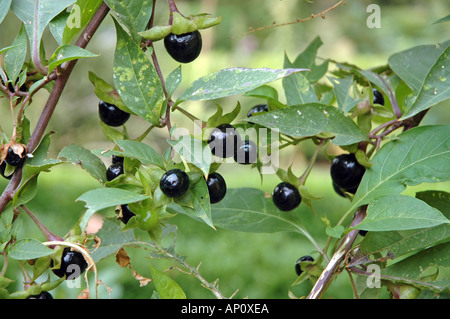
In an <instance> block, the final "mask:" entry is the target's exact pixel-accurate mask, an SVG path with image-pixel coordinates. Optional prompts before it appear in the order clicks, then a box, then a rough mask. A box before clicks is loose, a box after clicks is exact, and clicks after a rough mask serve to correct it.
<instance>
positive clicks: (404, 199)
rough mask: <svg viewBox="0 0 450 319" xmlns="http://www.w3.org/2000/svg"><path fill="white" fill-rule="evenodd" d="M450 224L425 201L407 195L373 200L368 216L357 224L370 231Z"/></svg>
mask: <svg viewBox="0 0 450 319" xmlns="http://www.w3.org/2000/svg"><path fill="white" fill-rule="evenodd" d="M441 224H450V221H449V220H448V219H447V218H446V217H445V216H444V215H442V213H441V212H440V211H439V210H437V209H435V208H433V207H431V206H429V205H428V204H426V203H425V202H423V201H421V200H419V199H416V198H414V197H410V196H405V195H390V196H383V197H380V198H378V199H376V200H373V201H372V202H371V203H370V205H369V207H368V209H367V216H366V218H364V220H363V221H362V222H361V223H360V224H358V225H357V226H356V228H357V229H364V230H369V231H388V230H406V229H416V228H429V227H433V226H437V225H441Z"/></svg>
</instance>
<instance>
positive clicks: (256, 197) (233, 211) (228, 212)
mask: <svg viewBox="0 0 450 319" xmlns="http://www.w3.org/2000/svg"><path fill="white" fill-rule="evenodd" d="M211 212H212V220H213V222H214V225H215V226H216V227H220V228H225V229H230V230H235V231H243V232H251V233H273V232H280V231H294V232H299V230H300V227H299V226H298V225H297V219H296V217H295V215H294V214H293V212H282V211H280V210H279V209H277V208H276V207H275V205H274V204H273V202H272V199H270V198H266V196H265V193H264V191H262V190H260V189H255V188H232V189H228V190H227V194H226V195H225V197H224V199H222V201H220V202H219V203H217V204H214V205H211Z"/></svg>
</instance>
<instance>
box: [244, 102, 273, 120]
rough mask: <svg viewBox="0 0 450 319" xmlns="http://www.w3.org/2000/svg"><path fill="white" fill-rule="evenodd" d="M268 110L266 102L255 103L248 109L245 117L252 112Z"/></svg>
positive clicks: (251, 114) (250, 115) (249, 115)
mask: <svg viewBox="0 0 450 319" xmlns="http://www.w3.org/2000/svg"><path fill="white" fill-rule="evenodd" d="M268 111H269V106H268V105H267V104H257V105H255V106H254V107H252V108H251V109H250V110H249V111H248V113H247V117H252V116H253V114H256V113H262V112H268Z"/></svg>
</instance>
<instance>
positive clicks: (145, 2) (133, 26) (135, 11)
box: [105, 0, 152, 43]
mask: <svg viewBox="0 0 450 319" xmlns="http://www.w3.org/2000/svg"><path fill="white" fill-rule="evenodd" d="M105 3H106V4H107V5H108V7H109V8H110V9H111V10H113V11H115V12H116V13H117V18H118V19H119V21H120V22H121V23H122V24H123V25H124V26H125V27H126V28H127V29H128V31H129V32H130V34H131V36H132V39H133V41H134V42H135V43H139V41H140V38H141V37H140V36H139V34H138V33H139V32H141V31H144V30H145V28H146V27H147V24H148V21H149V20H150V15H151V13H152V1H151V0H140V1H132V0H105Z"/></svg>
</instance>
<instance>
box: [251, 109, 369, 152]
mask: <svg viewBox="0 0 450 319" xmlns="http://www.w3.org/2000/svg"><path fill="white" fill-rule="evenodd" d="M251 121H252V122H254V123H257V124H259V125H263V126H266V127H269V128H276V129H278V130H279V131H280V133H282V134H286V135H289V136H291V137H294V138H300V137H306V136H314V135H318V134H321V133H331V134H333V135H335V138H334V139H333V140H332V142H333V144H335V145H350V144H353V143H358V142H360V141H365V140H367V136H365V135H364V134H363V133H362V132H361V130H360V129H359V128H358V126H357V125H356V124H355V122H353V121H352V120H351V119H350V118H348V117H346V116H344V114H343V113H342V111H340V110H338V109H337V108H335V107H333V106H328V105H322V104H317V103H311V104H305V105H295V106H290V107H287V108H284V109H281V110H276V111H271V112H267V113H264V114H260V115H256V116H252V117H251Z"/></svg>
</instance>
